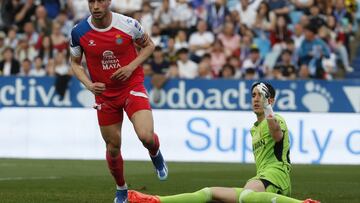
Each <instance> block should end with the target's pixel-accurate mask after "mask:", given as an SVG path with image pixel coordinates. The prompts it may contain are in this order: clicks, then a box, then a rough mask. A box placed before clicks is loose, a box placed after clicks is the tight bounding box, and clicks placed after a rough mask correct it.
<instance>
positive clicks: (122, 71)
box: [110, 66, 133, 81]
mask: <svg viewBox="0 0 360 203" xmlns="http://www.w3.org/2000/svg"><path fill="white" fill-rule="evenodd" d="M132 72H133V69H132V68H131V67H129V66H124V67H122V68H119V69H118V70H117V71H115V72H114V73H113V74H112V75H111V77H110V78H111V79H112V80H121V81H125V80H127V79H128V78H129V77H130V76H131V74H132Z"/></svg>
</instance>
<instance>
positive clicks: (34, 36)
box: [24, 22, 39, 46]
mask: <svg viewBox="0 0 360 203" xmlns="http://www.w3.org/2000/svg"><path fill="white" fill-rule="evenodd" d="M24 39H25V40H26V41H27V42H28V44H29V45H30V46H35V45H36V43H38V41H39V34H38V33H37V32H36V30H35V29H34V25H33V24H32V22H26V23H25V25H24Z"/></svg>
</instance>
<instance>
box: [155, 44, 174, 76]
mask: <svg viewBox="0 0 360 203" xmlns="http://www.w3.org/2000/svg"><path fill="white" fill-rule="evenodd" d="M150 65H151V70H152V72H153V73H154V74H161V75H165V73H166V72H167V71H168V68H169V66H170V63H169V62H168V61H167V60H165V58H164V53H163V52H162V48H161V47H159V46H156V47H155V50H154V52H153V57H152V60H151V62H150Z"/></svg>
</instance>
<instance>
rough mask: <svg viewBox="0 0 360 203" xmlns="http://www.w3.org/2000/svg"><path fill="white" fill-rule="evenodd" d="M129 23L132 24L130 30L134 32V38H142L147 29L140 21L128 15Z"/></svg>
mask: <svg viewBox="0 0 360 203" xmlns="http://www.w3.org/2000/svg"><path fill="white" fill-rule="evenodd" d="M127 23H128V24H129V26H130V32H131V34H132V37H133V40H137V39H141V38H143V36H144V34H145V31H144V28H143V27H142V26H141V24H140V23H139V21H137V20H135V19H133V18H130V17H128V19H127Z"/></svg>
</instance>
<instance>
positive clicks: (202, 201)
mask: <svg viewBox="0 0 360 203" xmlns="http://www.w3.org/2000/svg"><path fill="white" fill-rule="evenodd" d="M210 200H211V190H210V188H203V189H201V190H199V191H196V192H193V193H183V194H178V195H170V196H154V195H147V194H143V193H140V192H137V191H132V190H130V191H129V201H130V202H131V203H184V202H191V203H207V202H209V201H210Z"/></svg>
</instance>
